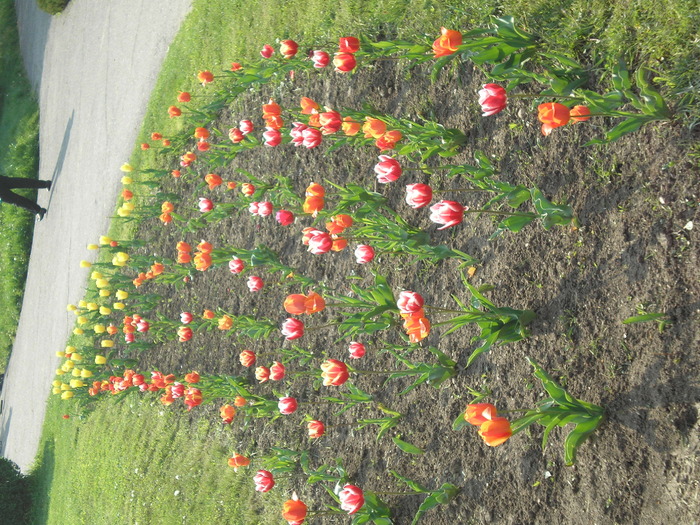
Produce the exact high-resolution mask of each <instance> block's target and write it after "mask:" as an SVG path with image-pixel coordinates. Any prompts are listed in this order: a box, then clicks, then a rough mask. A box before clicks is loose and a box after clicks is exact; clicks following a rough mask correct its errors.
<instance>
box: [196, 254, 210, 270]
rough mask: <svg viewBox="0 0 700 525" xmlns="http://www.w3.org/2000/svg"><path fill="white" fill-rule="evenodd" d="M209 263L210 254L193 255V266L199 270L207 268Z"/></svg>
mask: <svg viewBox="0 0 700 525" xmlns="http://www.w3.org/2000/svg"><path fill="white" fill-rule="evenodd" d="M211 263H212V260H211V255H209V254H208V253H197V254H195V256H194V267H195V269H197V270H199V271H200V272H203V271H205V270H207V269H208V268H209V267H210V266H211Z"/></svg>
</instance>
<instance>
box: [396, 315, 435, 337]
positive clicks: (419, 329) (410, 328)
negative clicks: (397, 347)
mask: <svg viewBox="0 0 700 525" xmlns="http://www.w3.org/2000/svg"><path fill="white" fill-rule="evenodd" d="M403 327H404V330H406V334H408V339H409V341H411V342H412V343H417V342H419V341H422V340H423V339H425V338H426V337H428V334H430V321H428V320H427V319H426V318H425V317H408V318H407V319H406V320H405V321H404V323H403Z"/></svg>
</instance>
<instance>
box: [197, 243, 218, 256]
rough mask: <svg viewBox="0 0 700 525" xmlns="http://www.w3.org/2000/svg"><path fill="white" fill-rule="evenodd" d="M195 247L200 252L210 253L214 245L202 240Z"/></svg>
mask: <svg viewBox="0 0 700 525" xmlns="http://www.w3.org/2000/svg"><path fill="white" fill-rule="evenodd" d="M197 249H198V250H199V251H200V252H202V253H211V251H212V250H213V249H214V247H213V246H212V245H211V243H210V242H207V241H202V242H200V243H199V244H198V245H197Z"/></svg>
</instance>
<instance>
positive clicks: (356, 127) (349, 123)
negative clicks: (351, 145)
mask: <svg viewBox="0 0 700 525" xmlns="http://www.w3.org/2000/svg"><path fill="white" fill-rule="evenodd" d="M361 127H362V126H361V125H360V123H359V122H356V121H354V120H353V119H352V117H345V118H344V119H343V125H342V126H341V129H342V130H343V133H345V134H346V135H347V136H349V137H352V136H354V135H357V134H358V133H359V132H360V128H361Z"/></svg>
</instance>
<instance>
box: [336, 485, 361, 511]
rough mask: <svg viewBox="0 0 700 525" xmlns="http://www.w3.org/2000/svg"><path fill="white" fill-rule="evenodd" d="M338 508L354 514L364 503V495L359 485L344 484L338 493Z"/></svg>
mask: <svg viewBox="0 0 700 525" xmlns="http://www.w3.org/2000/svg"><path fill="white" fill-rule="evenodd" d="M338 498H339V499H340V508H341V509H343V510H344V511H345V512H347V513H348V514H355V513H356V512H357V511H358V510H360V509H361V508H362V506H363V505H364V504H365V495H364V493H363V492H362V489H361V488H360V487H356V486H355V485H350V484H348V485H345V486H344V487H343V490H341V491H340V493H339V494H338Z"/></svg>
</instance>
